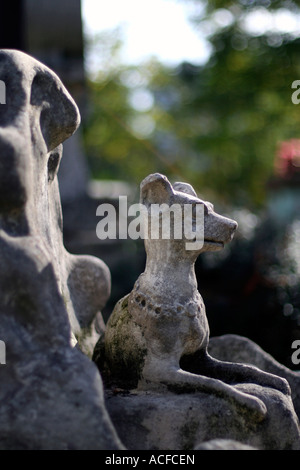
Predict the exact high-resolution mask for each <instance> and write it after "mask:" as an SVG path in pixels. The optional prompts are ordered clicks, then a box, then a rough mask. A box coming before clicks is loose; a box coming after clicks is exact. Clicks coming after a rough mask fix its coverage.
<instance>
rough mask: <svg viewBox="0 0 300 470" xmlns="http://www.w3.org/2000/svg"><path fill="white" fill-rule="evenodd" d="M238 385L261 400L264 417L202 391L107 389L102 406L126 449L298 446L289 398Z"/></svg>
mask: <svg viewBox="0 0 300 470" xmlns="http://www.w3.org/2000/svg"><path fill="white" fill-rule="evenodd" d="M236 388H238V389H239V390H243V391H245V392H247V393H251V394H253V395H254V396H257V397H258V398H259V399H260V400H262V401H263V402H264V403H265V405H266V408H267V417H266V419H264V420H262V421H260V422H254V421H253V420H252V419H251V417H250V416H249V414H248V413H247V412H244V413H241V411H240V410H239V409H238V408H237V407H236V405H235V403H234V401H231V402H229V401H227V400H225V399H223V398H221V397H218V396H215V395H213V394H209V393H200V392H197V393H193V394H192V393H183V394H172V393H170V392H168V391H165V393H161V392H154V391H151V392H150V391H141V390H132V391H130V392H129V393H127V394H122V393H121V392H120V391H119V393H116V392H115V393H113V391H108V392H107V399H106V406H107V410H108V412H109V414H110V416H111V419H112V421H113V423H114V425H115V428H116V430H117V432H118V435H119V436H120V438H121V440H122V442H123V443H124V445H125V446H126V448H127V449H132V450H133V449H138V450H140V449H142V450H143V449H146V450H154V449H158V450H193V449H195V448H197V447H198V446H199V445H200V444H201V443H202V442H207V441H210V440H213V439H227V440H228V439H230V440H234V441H238V442H240V443H241V444H243V445H247V446H251V447H254V448H256V449H259V450H300V433H299V425H298V419H297V416H296V414H295V411H294V408H293V404H292V401H291V398H290V397H288V396H287V395H284V394H283V393H281V392H279V391H278V390H275V389H267V388H266V387H261V386H259V385H254V384H241V385H236Z"/></svg>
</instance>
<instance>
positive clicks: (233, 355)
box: [208, 334, 300, 418]
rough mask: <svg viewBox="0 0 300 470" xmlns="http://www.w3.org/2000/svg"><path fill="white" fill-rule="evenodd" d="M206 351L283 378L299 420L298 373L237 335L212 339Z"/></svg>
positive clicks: (248, 340) (247, 339)
mask: <svg viewBox="0 0 300 470" xmlns="http://www.w3.org/2000/svg"><path fill="white" fill-rule="evenodd" d="M208 351H209V353H210V354H211V355H212V356H213V357H215V358H217V359H219V360H222V361H234V362H241V363H246V364H253V365H254V366H256V367H259V368H260V369H261V370H265V371H266V372H270V373H271V374H275V375H279V376H280V377H284V378H285V379H286V380H287V381H288V383H289V385H290V387H291V396H292V400H293V403H294V408H295V411H296V413H297V415H298V418H300V372H298V371H292V370H291V369H289V368H288V367H285V366H283V365H282V364H280V363H279V362H278V361H276V360H275V359H274V358H273V357H272V356H271V355H270V354H268V353H267V352H266V351H264V350H263V349H262V348H261V347H259V346H258V345H257V344H256V343H254V342H253V341H251V340H250V339H249V338H245V337H243V336H239V335H229V334H228V335H223V336H218V337H217V336H216V337H212V338H211V339H210V342H209V346H208Z"/></svg>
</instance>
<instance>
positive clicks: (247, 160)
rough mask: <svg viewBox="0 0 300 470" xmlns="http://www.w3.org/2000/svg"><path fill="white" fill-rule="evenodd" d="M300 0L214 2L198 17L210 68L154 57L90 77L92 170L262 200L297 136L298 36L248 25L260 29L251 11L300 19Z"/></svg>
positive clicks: (230, 198) (227, 198)
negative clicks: (281, 152)
mask: <svg viewBox="0 0 300 470" xmlns="http://www.w3.org/2000/svg"><path fill="white" fill-rule="evenodd" d="M182 1H187V0H182ZM299 3H300V2H298V1H279V0H278V1H272V2H271V1H270V0H260V1H255V0H240V1H237V2H233V1H230V0H214V1H210V2H207V3H206V12H205V15H204V16H202V18H195V19H194V20H193V21H194V24H195V25H196V27H198V28H199V29H201V28H202V31H203V30H205V31H207V37H208V39H209V41H210V42H211V44H212V54H211V57H210V60H209V61H208V62H207V63H206V64H205V65H204V66H201V67H197V66H194V65H193V64H187V63H186V64H182V65H181V66H180V67H178V68H177V69H176V70H173V69H170V68H167V67H165V66H163V65H162V64H159V63H158V62H157V61H155V60H152V61H150V62H149V63H148V64H146V65H145V66H144V67H143V68H142V67H139V68H134V67H131V68H126V67H124V66H121V67H120V68H118V69H116V68H110V71H109V72H107V73H102V74H101V73H100V74H99V75H98V77H96V79H94V80H93V82H91V83H90V85H91V93H92V104H93V112H92V114H91V119H90V121H89V122H87V123H86V128H85V142H86V148H87V152H88V155H89V157H90V161H91V165H92V170H93V172H94V175H95V176H100V177H102V178H103V177H116V178H122V179H127V180H129V181H130V180H132V181H135V182H136V183H139V181H140V180H141V179H142V178H143V177H144V176H145V175H146V174H148V173H149V172H152V171H162V172H165V173H166V174H167V175H168V176H169V177H170V178H171V179H177V178H180V179H185V180H187V181H189V182H190V183H192V184H193V185H194V186H195V188H196V189H197V190H199V191H200V192H202V193H204V194H205V195H207V194H210V192H211V191H213V192H214V195H215V197H218V198H219V200H221V201H223V202H229V203H232V202H234V203H237V204H240V205H244V204H247V205H248V207H250V206H249V205H251V204H252V205H253V206H254V207H255V206H257V205H260V204H262V203H263V202H264V198H265V190H266V182H267V180H268V178H269V177H270V176H271V174H272V172H273V162H274V157H275V154H276V151H277V148H278V145H279V143H280V142H281V141H284V140H288V139H292V138H299V135H300V109H299V107H298V106H297V105H295V104H293V103H292V100H291V96H292V93H293V91H294V90H293V89H292V88H291V86H292V83H293V82H294V81H295V80H297V79H300V39H299V38H298V37H297V35H296V34H295V33H294V32H291V31H287V32H284V31H282V30H280V29H278V28H277V29H276V28H274V27H272V28H269V29H268V28H265V30H259V28H258V27H256V29H255V28H254V29H253V30H251V29H249V19H250V15H251V14H252V24H254V26H255V17H254V16H253V15H254V14H256V15H257V14H259V15H261V16H260V18H263V15H269V19H270V15H271V13H272V12H273V13H274V12H275V11H277V13H280V14H281V15H283V14H284V13H285V14H287V13H288V14H289V15H292V16H293V15H299V8H298V5H299ZM292 16H290V17H292ZM256 26H257V25H256ZM166 27H167V25H166ZM287 30H288V25H287ZM111 49H112V50H114V54H115V53H116V48H115V45H114V47H111ZM138 93H139V95H138ZM147 93H148V95H147ZM138 96H139V99H138ZM147 97H148V107H147V106H146V104H145V101H146V102H147ZM151 99H152V102H151ZM143 100H144V101H143Z"/></svg>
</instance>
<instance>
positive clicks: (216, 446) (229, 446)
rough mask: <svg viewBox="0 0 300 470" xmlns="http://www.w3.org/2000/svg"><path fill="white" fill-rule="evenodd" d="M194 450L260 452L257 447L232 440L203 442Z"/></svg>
mask: <svg viewBox="0 0 300 470" xmlns="http://www.w3.org/2000/svg"><path fill="white" fill-rule="evenodd" d="M194 450H258V449H256V448H255V447H252V446H248V445H247V444H241V443H240V442H237V441H233V440H230V439H213V440H212V441H207V442H203V443H202V444H200V445H199V446H197V447H195V449H194Z"/></svg>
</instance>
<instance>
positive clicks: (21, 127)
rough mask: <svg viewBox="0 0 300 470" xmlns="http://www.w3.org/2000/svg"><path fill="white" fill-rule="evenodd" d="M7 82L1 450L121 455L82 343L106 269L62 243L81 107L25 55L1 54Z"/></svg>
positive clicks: (0, 163) (104, 290) (0, 140)
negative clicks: (64, 190)
mask: <svg viewBox="0 0 300 470" xmlns="http://www.w3.org/2000/svg"><path fill="white" fill-rule="evenodd" d="M0 80H3V81H4V82H5V84H6V104H5V105H0V293H1V295H0V339H1V340H2V341H4V342H5V345H6V364H5V365H0V378H1V379H0V382H1V387H0V416H1V419H0V449H121V448H123V446H122V444H121V442H120V440H119V438H118V436H117V435H116V432H115V430H114V428H113V426H112V424H111V421H110V418H109V416H108V414H107V411H106V409H105V406H104V398H103V388H102V381H101V377H100V375H99V372H98V370H97V368H96V367H95V365H94V364H93V363H92V361H91V360H90V359H88V358H87V357H86V356H85V355H84V354H83V353H82V351H80V349H79V348H78V345H77V346H76V347H74V345H75V343H76V341H77V340H78V343H79V345H81V346H82V348H83V349H85V352H87V351H88V350H91V349H93V346H94V343H93V341H94V342H95V341H96V339H97V338H98V336H97V335H95V328H94V324H95V322H96V321H97V315H98V316H99V315H100V312H101V308H103V306H104V305H105V302H106V300H107V298H108V296H109V292H110V273H109V270H108V268H107V266H106V265H105V264H104V263H103V262H102V261H101V260H99V259H96V258H93V257H91V256H75V255H71V254H70V253H68V252H67V251H66V250H65V248H64V245H63V239H62V213H61V204H60V196H59V190H58V182H57V172H58V168H59V163H60V159H61V157H62V150H63V148H62V143H63V142H64V141H65V140H66V139H67V138H69V137H70V136H71V135H72V134H73V133H74V132H75V131H76V129H77V127H78V125H79V123H80V116H79V112H78V108H77V106H76V104H75V102H74V101H73V99H72V98H71V96H70V95H69V93H68V92H67V90H66V89H65V87H64V86H63V84H62V83H61V81H60V79H59V78H58V77H57V76H56V75H55V74H54V73H53V72H52V71H51V70H50V69H49V68H47V67H46V66H44V65H43V64H41V63H40V62H38V61H36V60H34V59H33V58H31V57H30V56H28V55H26V54H24V53H22V52H19V51H12V50H1V51H0ZM91 338H94V339H93V340H92V342H90V341H91Z"/></svg>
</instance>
